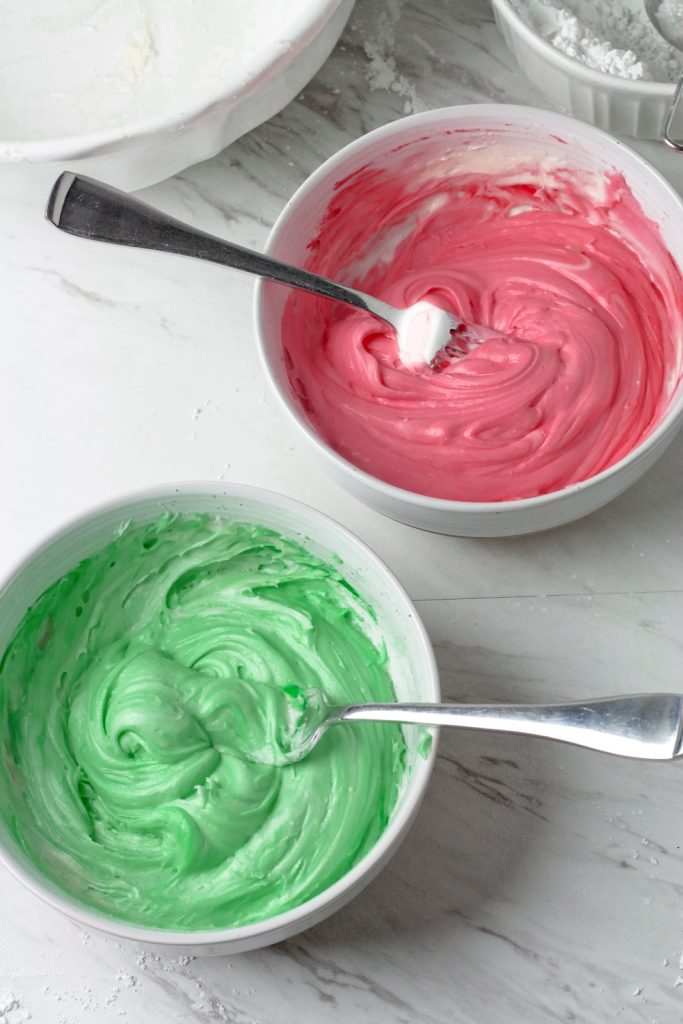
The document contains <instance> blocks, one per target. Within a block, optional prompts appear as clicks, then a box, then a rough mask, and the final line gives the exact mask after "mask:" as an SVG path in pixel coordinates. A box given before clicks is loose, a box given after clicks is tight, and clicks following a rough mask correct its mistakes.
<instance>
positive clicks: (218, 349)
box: [0, 0, 683, 1024]
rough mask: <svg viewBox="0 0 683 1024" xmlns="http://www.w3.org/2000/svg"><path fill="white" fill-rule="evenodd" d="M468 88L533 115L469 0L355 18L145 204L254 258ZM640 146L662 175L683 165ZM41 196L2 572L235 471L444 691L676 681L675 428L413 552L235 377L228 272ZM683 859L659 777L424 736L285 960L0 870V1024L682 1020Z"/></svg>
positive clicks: (28, 239) (27, 290) (9, 262)
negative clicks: (32, 549)
mask: <svg viewBox="0 0 683 1024" xmlns="http://www.w3.org/2000/svg"><path fill="white" fill-rule="evenodd" d="M488 99H494V100H501V101H508V102H530V103H535V104H539V105H542V102H543V101H542V98H540V97H538V96H536V95H535V94H534V93H533V90H532V89H531V87H530V86H528V85H527V84H526V82H525V81H524V79H523V78H522V77H521V76H520V74H519V73H518V71H517V69H516V68H515V67H514V63H513V61H512V58H511V57H510V56H509V55H508V53H507V52H506V50H505V48H504V46H503V43H502V40H501V39H500V37H499V35H498V33H497V31H496V29H495V27H494V25H493V22H492V20H491V15H490V12H489V9H488V4H487V3H486V0H459V2H457V3H456V2H454V0H404V2H401V0H358V4H357V8H356V14H355V15H354V16H353V18H352V22H351V24H350V26H349V27H348V29H347V31H346V33H345V36H344V39H343V41H342V43H341V45H340V46H339V47H338V48H337V49H336V51H335V52H334V54H333V56H332V58H331V59H330V61H329V62H328V63H327V65H326V66H325V68H324V69H323V70H322V72H321V73H320V74H319V75H318V77H317V78H316V80H315V81H314V82H313V83H312V84H311V86H310V87H309V88H307V89H306V91H305V93H304V95H303V96H301V97H300V98H299V99H297V100H296V101H295V102H294V103H292V104H291V105H290V106H289V107H288V108H287V109H286V110H285V111H284V112H283V113H282V114H281V115H279V116H278V117H276V118H275V119H274V120H273V121H272V122H270V123H269V124H267V125H265V126H263V127H262V128H260V129H258V130H256V131H254V132H253V133H251V135H249V136H248V137H246V138H244V139H243V140H242V141H240V142H239V143H237V144H235V145H233V146H231V147H230V148H229V149H228V150H226V151H225V152H224V153H223V154H222V155H221V156H219V157H217V158H216V159H214V160H212V161H211V162H209V163H207V164H204V165H201V166H198V167H195V168H193V169H192V170H190V171H187V172H186V173H184V174H183V175H181V176H179V177H178V178H176V179H174V180H171V181H168V182H166V183H164V184H162V185H159V186H156V187H155V188H153V189H150V190H148V197H149V199H150V200H151V201H153V202H156V203H158V204H159V205H162V206H164V207H165V208H166V209H168V210H169V212H171V213H174V214H176V215H178V216H180V217H184V218H187V219H191V220H193V221H195V222H196V223H198V224H200V225H201V226H203V227H205V228H207V229H209V230H213V231H216V232H224V233H226V234H229V236H230V237H231V238H232V239H234V240H235V241H238V242H242V243H244V244H247V245H253V246H261V245H262V244H263V242H264V240H265V237H266V234H267V231H268V228H269V226H270V225H271V224H272V222H273V219H274V218H275V216H276V215H277V213H278V212H279V210H280V208H281V207H282V205H283V203H284V201H285V200H286V198H287V197H288V196H289V195H290V194H291V192H292V191H293V190H294V188H295V187H296V186H297V185H298V184H299V183H300V182H301V181H302V180H303V179H304V178H305V177H306V175H308V174H309V173H310V172H311V171H312V170H313V169H314V168H315V167H316V166H317V165H318V164H319V163H320V161H321V160H322V159H324V158H325V157H326V156H328V155H329V154H330V153H332V152H334V151H335V150H336V149H338V148H339V147H340V146H341V145H343V144H344V143H346V142H347V141H349V140H350V139H352V138H354V137H356V136H358V135H359V134H360V133H361V132H363V131H366V130H369V129H371V128H374V127H376V126H377V125H380V124H382V123H384V122H386V121H387V120H390V119H394V118H397V117H400V116H402V115H403V114H404V113H408V112H411V111H413V110H423V109H427V108H429V107H433V106H442V105H447V104H450V103H463V102H480V101H485V100H488ZM650 149H651V152H654V153H655V155H656V157H657V159H658V160H661V161H662V166H663V167H664V169H665V170H667V172H669V173H671V172H675V176H676V177H678V179H679V181H683V172H681V171H679V170H678V168H683V157H679V163H678V164H677V163H676V155H675V154H664V153H662V151H661V150H659V149H657V148H656V147H650ZM669 157H673V161H672V160H671V159H668V158H669ZM0 186H1V182H0ZM42 202H43V196H42V195H38V194H37V193H36V190H35V189H33V190H32V189H31V188H30V187H27V188H26V189H25V190H23V191H20V192H17V193H12V194H10V192H9V190H8V189H4V190H2V198H0V260H1V261H2V274H1V277H0V282H1V283H0V288H1V299H2V310H3V341H2V345H1V346H0V357H1V359H2V363H3V365H2V368H1V371H0V380H1V381H2V401H0V418H1V419H0V428H1V431H2V438H3V443H2V470H3V486H2V489H1V490H0V515H1V522H2V527H3V528H2V531H0V569H2V570H3V571H4V568H5V567H6V566H7V565H9V563H10V562H12V561H13V560H14V559H15V558H16V557H17V556H18V555H20V554H21V553H22V551H24V550H26V549H27V548H28V547H29V546H31V545H32V544H34V543H35V542H36V541H37V540H38V539H40V538H41V537H42V536H43V535H44V534H45V533H46V532H47V531H48V530H50V529H51V528H52V527H53V526H55V525H57V524H59V523H60V522H61V521H62V520H64V519H65V518H66V517H68V516H70V515H71V514H73V513H75V512H77V511H80V510H82V509H85V508H86V507H88V506H89V505H91V504H93V503H95V502H97V501H99V500H101V499H105V498H109V497H113V496H115V495H116V494H118V493H120V492H122V491H125V490H129V489H132V488H136V487H140V486H145V485H147V484H150V483H155V482H160V481H167V480H171V479H188V478H206V479H225V480H241V481H244V482H248V483H254V484H259V485H262V486H266V487H271V488H274V489H279V490H282V491H285V492H287V493H288V494H291V495H293V496H295V497H298V498H302V499H303V500H305V501H308V502H311V503H312V504H314V505H317V506H318V507H320V508H321V509H323V510H324V511H326V512H330V513H332V514H333V515H334V516H335V517H336V518H338V519H340V520H342V521H343V522H344V523H346V524H347V525H348V526H349V527H350V528H352V529H353V530H355V531H356V532H357V533H358V534H359V535H360V536H361V537H362V538H363V539H364V540H366V541H368V542H369V543H370V544H371V545H372V546H374V547H375V548H376V550H377V551H378V552H379V553H380V554H381V555H382V556H383V557H384V558H385V559H386V560H387V561H388V562H389V563H390V565H391V566H392V567H393V568H394V569H395V570H396V572H397V573H398V575H399V577H400V578H401V579H402V580H403V581H404V583H405V584H406V585H407V587H408V589H409V591H410V593H411V594H412V596H413V597H414V598H415V599H416V600H417V601H418V607H419V608H420V610H421V612H422V614H423V615H424V618H425V621H426V623H427V626H428V628H429V631H430V633H431V635H432V637H433V639H434V642H435V644H436V648H437V654H438V658H439V662H440V666H441V670H442V673H443V685H444V692H445V695H446V697H449V698H452V699H468V698H469V699H475V698H476V699H477V700H487V699H492V700H493V699H502V698H509V699H520V700H534V699H563V698H571V697H572V696H582V695H590V694H603V693H608V692H610V691H615V690H631V689H633V690H653V689H677V688H680V687H681V685H683V680H682V678H681V676H682V669H683V639H682V637H683V631H682V629H681V625H682V624H683V530H681V523H682V522H683V517H682V510H683V439H681V440H680V441H679V442H678V443H675V444H674V445H673V447H672V448H671V449H670V450H669V452H668V453H667V454H666V456H665V457H664V459H663V460H662V462H661V463H660V464H659V465H658V466H657V467H656V468H655V470H654V471H653V472H651V473H650V475H649V476H648V477H647V478H646V479H645V480H643V481H642V482H641V483H640V484H639V485H638V486H637V487H636V488H634V489H633V490H632V491H631V492H630V493H628V494H626V495H625V496H623V497H622V498H621V499H619V500H618V501H616V502H614V503H613V504H612V505H611V506H609V507H608V508H606V509H605V510H603V511H602V512H600V513H598V514H596V515H594V516H592V517H590V518H589V519H587V520H586V521H584V522H580V523H577V524H575V525H573V526H570V527H567V528H564V529H562V530H558V531H556V532H554V533H550V534H546V535H544V536H537V537H528V538H524V539H522V540H512V541H509V540H504V541H501V540H498V541H473V540H457V539H452V538H445V537H437V536H432V535H428V534H421V533H419V532H417V531H414V530H411V529H409V528H407V527H403V526H400V525H398V524H396V523H392V522H389V521H386V520H384V519H382V518H381V517H380V516H378V515H376V514H374V513H372V512H370V511H368V510H367V509H365V508H364V507H362V506H360V505H359V504H358V503H356V502H355V501H354V500H352V499H351V498H350V497H347V496H346V495H345V494H344V493H342V492H341V491H339V490H338V489H337V488H336V487H334V486H333V485H332V484H331V483H328V482H327V481H326V480H325V479H323V478H321V477H320V475H319V474H318V472H317V471H314V470H313V469H312V466H311V463H310V462H309V459H308V457H307V454H306V451H305V450H304V449H303V448H302V446H301V442H300V439H299V438H298V437H297V436H296V435H294V433H293V432H292V431H291V430H290V428H289V427H288V426H287V424H286V423H285V422H284V421H283V419H282V417H281V415H280V413H279V411H278V409H277V408H276V407H275V405H274V402H273V400H272V398H271V396H270V394H269V393H268V391H267V390H266V386H265V383H264V381H263V380H262V378H261V375H260V372H259V367H258V365H257V360H256V355H255V351H254V347H253V344H252V328H251V294H252V283H251V281H250V280H249V279H247V278H242V277H240V276H238V275H235V274H231V273H228V272H226V271H222V270H220V269H218V268H215V267H208V266H203V265H199V264H193V263H191V262H190V261H182V260H179V259H175V258H170V257H165V256H161V255H156V254H144V253H138V252H133V251H124V250H116V249H114V248H107V247H104V246H102V247H97V246H89V245H86V244H85V243H83V242H79V241H76V240H73V239H69V238H65V237H64V236H62V235H60V234H59V233H58V232H56V231H55V230H54V229H53V228H50V227H49V226H48V225H47V224H45V223H44V222H43V221H42V219H41V216H42V209H41V207H42ZM682 841H683V775H682V774H681V768H680V766H676V765H674V766H671V765H659V766H657V765H643V764H632V763H624V762H618V761H616V760H610V759H608V758H605V757H600V756H598V755H591V754H588V753H581V752H577V751H575V750H572V749H568V748H560V747H557V746H551V745H544V744H543V743H542V742H539V741H535V742H534V741H531V740H529V741H525V740H523V739H517V738H512V737H508V738H502V739H501V738H497V739H494V738H482V737H481V736H475V735H465V734H463V735H459V734H458V735H456V734H450V735H446V736H444V737H443V739H442V744H441V749H440V755H439V760H438V767H437V770H436V773H435V776H434V779H433V783H432V785H431V788H430V790H429V794H428V797H427V800H426V803H425V805H424V809H423V811H422V813H421V815H420V817H419V819H418V821H417V823H416V825H415V826H414V828H413V830H412V832H411V834H410V836H409V838H408V839H407V841H406V843H405V845H404V846H403V847H402V849H401V850H400V852H399V853H398V855H397V856H396V858H395V859H394V861H393V862H392V863H391V865H390V866H389V867H388V868H387V869H386V870H385V871H384V873H383V874H382V875H381V876H380V877H379V879H378V880H377V881H376V882H375V883H374V884H373V885H371V887H370V888H369V889H368V890H367V891H366V893H365V894H364V895H363V896H361V897H360V898H358V899H356V901H355V902H353V903H352V904H351V905H349V906H348V907H347V908H346V909H345V910H343V911H342V912H341V913H339V914H338V915H337V916H336V917H334V918H332V919H330V920H329V921H327V922H326V923H324V924H322V925H320V926H319V927H317V928H315V929H313V930H311V931H309V932H307V933H305V934H303V935H301V936H299V937H298V938H296V939H293V940H291V941H289V942H287V943H284V944H283V945H281V946H279V947H275V948H272V949H269V950H264V951H262V952H258V953H253V954H246V955H243V956H240V957H235V958H233V959H227V958H221V959H217V960H212V961H208V960H207V961H200V960H194V961H189V962H185V961H180V960H177V959H175V960H174V959H173V958H172V957H169V956H167V957H162V958H158V957H155V956H153V955H151V954H149V953H146V952H145V951H144V950H140V949H136V948H131V947H128V946H125V945H120V944H118V943H116V942H114V941H113V940H110V939H107V938H103V937H101V936H98V935H97V934H94V933H93V934H88V933H85V932H83V931H82V930H81V929H79V928H78V927H76V926H75V925H72V924H71V923H69V922H68V921H65V920H63V919H62V918H61V917H60V916H59V915H58V914H56V913H55V912H53V911H51V910H49V909H48V908H46V907H43V906H42V905H41V904H40V903H38V902H37V901H36V900H34V899H33V897H31V896H30V895H28V893H26V892H24V891H23V890H22V889H21V888H19V887H18V886H17V884H16V883H15V882H13V881H12V880H11V879H10V878H9V876H8V875H6V874H5V873H4V872H3V873H0V1022H1V1024H23V1022H26V1021H29V1020H31V1021H36V1022H39V1024H83V1022H85V1021H91V1020H93V1021H97V1022H99V1024H111V1022H115V1021H121V1020H123V1021H126V1022H129V1024H141V1022H143V1021H144V1024H171V1022H174V1021H183V1022H191V1024H228V1022H231V1024H233V1022H234V1024H294V1022H296V1024H317V1022H318V1021H320V1020H322V1019H326V1020H335V1021H344V1022H351V1021H354V1022H359V1024H379V1022H387V1024H408V1022H411V1024H412V1022H423V1021H424V1022H429V1024H447V1022H448V1024H451V1022H457V1024H489V1022H491V1024H493V1022H496V1024H522V1022H523V1024H541V1022H546V1021H563V1022H571V1021H577V1022H587V1024H593V1022H595V1024H605V1022H607V1021H610V1020H613V1019H614V1020H619V1021H622V1022H626V1024H631V1022H638V1024H640V1022H643V1024H655V1022H657V1024H678V1022H680V1021H681V1019H682V1018H683V969H680V970H679V967H680V957H681V952H682V950H683V916H682V911H681V897H682V895H683V860H682V859H681V854H680V845H681V843H682Z"/></svg>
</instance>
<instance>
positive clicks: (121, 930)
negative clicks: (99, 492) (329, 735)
mask: <svg viewBox="0 0 683 1024" xmlns="http://www.w3.org/2000/svg"><path fill="white" fill-rule="evenodd" d="M165 511H171V512H185V513H196V512H204V513H210V514H211V515H219V516H224V517H226V518H229V519H240V520H242V521H250V522H253V523H257V524H259V525H262V526H267V527H270V528H272V529H275V530H277V531H278V532H280V533H282V534H284V535H286V536H288V537H291V538H293V539H295V540H297V541H299V542H300V543H302V544H303V545H305V546H306V547H307V548H308V549H309V550H310V551H313V552H314V553H315V554H317V555H319V556H320V557H322V558H326V559H329V558H330V557H331V556H334V555H337V556H339V558H340V559H341V568H342V571H343V572H344V574H345V576H346V578H347V579H348V580H349V581H350V582H352V583H353V585H354V586H355V587H357V589H358V591H359V592H360V593H361V594H362V595H363V596H364V597H365V598H366V599H367V600H368V601H369V603H370V604H371V605H372V606H373V607H374V609H375V611H376V613H377V617H378V622H379V626H380V629H381V631H382V634H383V637H384V640H385V642H386V645H387V652H388V655H389V664H390V669H391V674H392V679H393V683H394V687H395V690H396V695H397V697H398V698H399V700H403V701H427V702H433V701H438V700H439V699H440V696H439V679H438V672H437V668H436V662H435V660H434V653H433V651H432V646H431V644H430V641H429V638H428V636H427V634H426V632H425V629H424V626H423V625H422V622H421V621H420V618H419V616H418V614H417V612H416V611H415V608H414V607H413V605H412V604H411V602H410V600H409V598H408V596H407V595H406V593H405V591H404V590H403V588H402V587H401V585H400V584H399V583H398V581H397V580H396V579H395V577H394V576H393V575H392V574H391V573H390V572H389V570H388V569H387V568H386V566H385V565H384V564H383V563H382V562H381V561H380V560H379V558H377V556H376V555H375V554H373V552H372V551H370V549H369V548H367V547H366V546H365V545H364V544H362V543H361V541H359V540H358V539H357V538H356V537H354V536H353V534H351V533H349V532H348V531H347V530H345V529H344V528H343V527H341V526H339V525H338V524H337V523H335V522H333V521H332V520H331V519H328V518H327V517H326V516H324V515H322V514H321V513H320V512H316V511H314V510H313V509H311V508H309V507H308V506H306V505H302V504H300V503H299V502H297V501H293V500H291V499H290V498H285V497H283V496H282V495H279V494H273V493H272V492H270V491H263V490H258V489H256V488H253V487H242V486H240V485H238V484H221V485H217V484H216V483H215V482H214V483H187V484H177V485H174V486H168V487H165V488H155V489H153V490H149V491H144V492H140V493H137V494H133V495H130V496H128V497H124V498H122V499H120V500H118V501H116V502H114V503H112V504H107V505H102V506H100V507H99V508H97V509H95V510H94V511H92V512H90V513H89V514H88V515H84V516H82V517H79V518H78V519H75V520H73V521H72V522H70V523H69V524H68V525H67V526H65V527H64V528H63V529H61V530H59V531H58V532H57V533H54V534H53V535H52V536H51V537H49V538H48V539H47V540H46V541H45V542H44V543H43V544H41V545H40V547H38V548H36V550H35V551H34V552H33V553H32V554H30V555H29V556H28V557H27V558H26V559H24V561H22V563H21V564H20V565H19V566H18V567H17V568H16V569H15V570H14V572H13V573H12V574H11V576H10V577H9V579H8V580H7V581H6V583H5V584H4V586H2V587H1V588H0V656H1V652H3V651H4V650H5V648H6V646H7V644H8V642H9V640H10V638H11V637H12V635H13V633H14V631H15V629H16V628H17V626H18V625H19V622H20V621H21V619H22V618H23V616H24V614H25V612H26V610H27V609H28V607H29V606H30V605H31V604H32V603H33V602H34V601H35V600H36V599H37V598H38V597H39V596H40V594H41V593H42V592H43V591H44V590H45V589H46V587H48V586H50V584H51V583H54V582H55V581H56V580H57V579H59V578H60V577H61V576H63V575H64V573H66V572H67V571H68V570H69V569H71V568H73V567H74V566H75V565H76V564H77V563H78V562H79V561H80V560H81V559H82V558H86V557H88V556H89V555H92V554H94V553H95V552H96V551H97V550H99V549H100V548H102V547H103V546H105V545H106V544H108V543H109V542H110V541H112V540H113V539H114V538H115V537H116V535H117V530H118V528H119V527H120V525H121V523H122V522H124V521H126V520H131V521H132V522H134V523H136V524H144V523H147V522H151V521H153V520H154V519H157V518H158V517H159V515H161V513H162V512H165ZM432 732H433V733H434V731H433V730H432ZM419 739H420V730H415V729H406V730H405V740H406V745H407V748H408V756H407V767H406V780H405V785H404V788H403V791H402V793H401V795H400V797H399V800H398V803H397V805H396V807H395V808H394V810H393V812H392V814H391V817H390V819H389V823H388V825H387V828H386V830H385V831H384V832H383V833H382V835H381V836H380V838H379V839H378V841H377V842H376V843H375V845H374V846H373V848H372V849H371V850H370V851H369V852H368V853H367V854H366V855H365V857H363V859H362V860H361V861H359V863H358V864H356V865H355V867H353V868H352V869H351V870H350V871H349V872H347V874H345V875H344V876H343V877H342V878H340V879H339V881H338V882H335V884H334V885H332V886H330V887H329V888H328V889H325V890H324V892H321V893H320V894H319V895H318V896H316V897H314V898H313V899H311V900H308V901H307V902H306V903H304V904H302V905H301V906H299V907H295V908H294V909H293V910H289V911H287V912H286V913H284V914H279V915H278V916H277V917H272V918H269V919H267V920H265V921H259V922H258V923H256V924H250V925H246V926H244V927H239V928H223V929H218V930H214V931H204V932H173V931H168V930H160V929H159V930H158V929H154V928H146V927H142V926H138V925H134V924H128V923H126V922H123V921H118V920H116V919H114V918H110V917H108V916H106V915H105V914H103V913H98V912H97V911H94V910H91V909H89V908H86V907H84V906H82V905H81V904H79V903H78V902H77V901H76V900H75V899H73V898H71V897H70V896H69V895H67V894H65V893H63V892H62V891H61V890H60V889H59V888H58V887H57V886H56V885H55V884H54V883H53V882H52V881H51V880H50V879H48V878H47V877H45V876H43V875H42V874H41V873H40V871H39V870H38V869H37V868H36V867H35V865H34V864H33V863H32V862H31V861H30V860H29V858H28V857H26V855H25V854H24V852H23V851H22V850H21V849H20V848H19V846H18V844H17V843H16V841H15V840H14V838H13V836H12V835H11V833H10V832H9V830H8V828H7V826H6V825H5V824H4V823H3V822H2V821H0V862H1V863H4V865H5V866H6V867H7V868H9V870H10V871H11V872H12V873H13V874H14V875H15V876H16V877H17V878H18V879H19V880H20V881H21V882H23V883H24V885H26V886H27V888H28V889H30V890H31V892H33V893H34V894H35V895H36V896H38V897H40V898H41V899H43V900H45V901H46V902H47V903H49V904H51V905H52V906H53V907H56V908H57V909H58V910H61V911H62V912H63V913H65V914H67V915H68V916H69V917H71V918H72V919H73V920H75V921H78V922H79V923H80V924H82V925H84V926H86V927H89V928H95V929H99V930H100V931H104V932H108V933H109V934H111V935H114V936H116V937H117V938H123V939H132V940H135V941H136V942H143V943H145V945H147V946H150V945H151V946H155V947H159V948H165V949H167V950H168V949H169V948H172V949H173V951H174V952H186V953H188V954H206V955H220V954H224V953H241V952H244V951H246V950H249V949H257V948H259V947H261V946H268V945H270V944H271V943H273V942H280V941H281V940H282V939H286V938H288V937H289V936H290V935H294V934H295V933H297V932H300V931H302V930H303V929H304V928H308V927H310V926H311V925H313V924H316V923H317V922H318V921H321V920H322V919H323V918H324V917H327V916H328V915H329V914H331V913H333V912H334V911H335V910H338V909H339V908H340V907H342V906H343V905H344V904H345V903H347V902H348V900H350V899H351V898H352V897H353V896H355V895H356V893H358V892H359V891H360V890H361V889H362V888H363V887H364V886H365V885H367V883H368V882H369V881H370V880H371V879H372V878H374V876H375V875H376V874H377V872H378V871H379V870H380V868H382V867H383V866H384V864H386V862H387V861H388V859H389V858H390V857H391V855H392V854H393V853H394V852H395V851H396V849H397V847H398V846H399V844H400V842H401V840H402V839H403V838H404V836H405V835H406V833H407V831H408V829H409V828H410V825H411V823H412V821H413V818H414V817H415V814H416V813H417V810H418V807H419V805H420V802H421V800H422V797H423V794H424V791H425V788H426V786H427V783H428V781H429V776H430V774H431V771H432V765H433V762H434V757H435V754H436V743H435V742H432V745H431V749H430V751H429V753H428V754H426V755H424V753H423V752H418V749H417V747H418V744H419Z"/></svg>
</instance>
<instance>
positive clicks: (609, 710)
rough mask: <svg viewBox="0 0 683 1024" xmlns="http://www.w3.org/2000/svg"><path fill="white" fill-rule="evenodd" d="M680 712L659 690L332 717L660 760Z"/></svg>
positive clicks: (369, 709) (675, 738)
mask: <svg viewBox="0 0 683 1024" xmlns="http://www.w3.org/2000/svg"><path fill="white" fill-rule="evenodd" d="M682 715H683V696H679V695H678V694H673V693H659V694H637V695H633V696H626V697H607V698H603V699H600V700H590V701H576V702H573V703H571V704H526V705H525V704H351V705H349V706H348V707H345V708H339V709H338V713H337V715H335V716H334V719H333V720H334V721H336V722H344V721H364V720H365V721H383V722H402V723H414V724H417V725H436V726H455V727H458V728H464V729H485V730H489V731H491V732H510V733H518V734H521V735H525V736H543V737H545V738H546V739H552V740H559V741H561V742H563V743H572V744H574V745H575V746H580V747H589V748H590V749H592V750H601V751H604V752H605V753H608V754H620V755H621V756H623V757H637V758H644V759H646V760H653V761H662V760H670V759H671V758H673V757H677V756H679V755H680V753H681V749H680V748H681V722H682ZM331 721H332V720H330V724H331Z"/></svg>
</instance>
